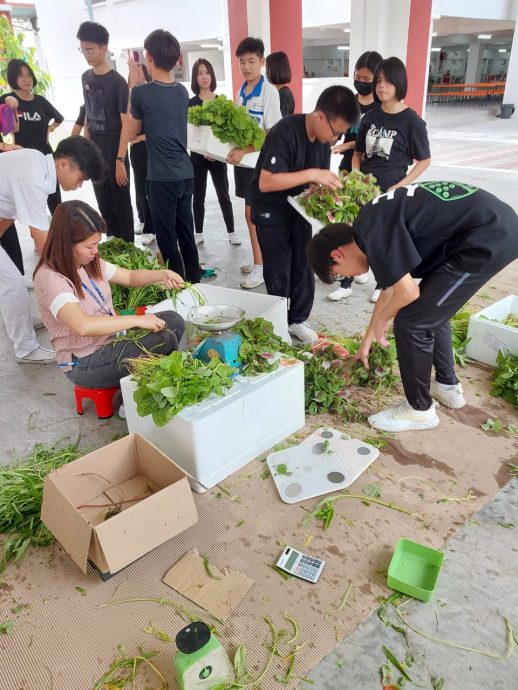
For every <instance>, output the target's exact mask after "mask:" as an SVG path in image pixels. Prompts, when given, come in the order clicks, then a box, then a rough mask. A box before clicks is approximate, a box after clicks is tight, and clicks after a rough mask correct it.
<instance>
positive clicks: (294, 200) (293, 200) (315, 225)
mask: <svg viewBox="0 0 518 690" xmlns="http://www.w3.org/2000/svg"><path fill="white" fill-rule="evenodd" d="M288 203H289V204H291V205H292V206H293V208H294V209H295V210H296V211H298V212H299V213H300V215H301V216H302V217H303V218H304V220H306V221H307V222H308V223H309V224H310V225H311V228H312V230H313V233H316V232H319V231H320V230H322V228H325V225H324V223H321V222H320V221H319V220H317V219H316V218H312V217H311V216H308V214H307V213H306V211H305V209H304V206H302V204H301V203H300V201H299V197H298V196H289V197H288Z"/></svg>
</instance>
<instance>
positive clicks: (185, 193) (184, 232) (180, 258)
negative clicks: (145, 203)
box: [148, 178, 201, 283]
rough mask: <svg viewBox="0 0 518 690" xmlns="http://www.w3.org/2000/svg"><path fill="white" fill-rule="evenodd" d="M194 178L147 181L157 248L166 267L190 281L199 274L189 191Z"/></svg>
mask: <svg viewBox="0 0 518 690" xmlns="http://www.w3.org/2000/svg"><path fill="white" fill-rule="evenodd" d="M193 189H194V180H193V179H192V178H191V179H189V180H179V181H178V182H161V181H155V180H150V181H149V188H148V193H149V207H150V209H151V214H152V216H153V225H154V228H155V233H156V241H157V243H158V248H159V249H160V252H161V254H162V257H163V259H164V261H165V262H167V264H168V266H169V268H170V269H171V270H173V271H176V273H179V274H180V275H181V276H182V277H183V278H185V279H186V280H188V281H189V282H191V283H199V282H200V277H201V267H200V261H199V259H198V250H197V248H196V242H195V241H194V227H193V220H192V208H191V204H192V193H193Z"/></svg>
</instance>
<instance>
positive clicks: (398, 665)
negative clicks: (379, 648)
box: [383, 645, 412, 682]
mask: <svg viewBox="0 0 518 690" xmlns="http://www.w3.org/2000/svg"><path fill="white" fill-rule="evenodd" d="M383 653H384V654H385V656H386V657H387V659H388V660H389V661H390V663H391V664H393V665H394V666H395V667H396V668H397V670H398V671H399V672H400V673H402V674H403V675H404V676H405V678H406V679H407V680H409V681H410V682H412V678H411V677H410V676H409V675H408V671H407V670H406V668H405V666H406V664H405V666H403V664H402V663H401V662H400V661H398V659H397V658H396V656H395V655H394V654H393V653H392V652H391V651H390V649H387V648H386V647H385V645H383Z"/></svg>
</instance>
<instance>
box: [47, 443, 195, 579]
mask: <svg viewBox="0 0 518 690" xmlns="http://www.w3.org/2000/svg"><path fill="white" fill-rule="evenodd" d="M110 513H115V514H112V515H110ZM41 521H42V522H43V523H44V524H45V525H46V526H47V527H48V528H49V530H50V531H51V532H52V534H53V535H54V536H55V537H56V539H57V540H58V541H59V542H60V544H61V545H62V546H63V547H64V549H65V551H66V552H67V553H68V554H69V556H70V557H71V558H72V560H73V561H74V563H76V564H77V565H78V566H79V567H80V568H81V570H82V571H83V572H86V566H87V561H91V563H92V564H93V565H94V566H95V567H96V568H97V569H98V570H99V571H100V573H101V576H103V578H104V579H106V577H110V576H111V575H113V574H114V573H116V572H118V571H119V570H121V569H122V568H124V567H126V566H127V565H129V564H130V563H133V561H135V560H137V559H138V558H140V557H141V556H143V555H144V554H146V553H148V552H149V551H151V550H152V549H154V548H155V547H157V546H160V544H163V543H164V542H165V541H167V540H168V539H171V537H174V536H175V535H176V534H179V533H180V532H183V530H185V529H187V528H188V527H191V526H192V525H194V524H195V523H196V522H197V521H198V513H197V511H196V506H195V505H194V501H193V498H192V494H191V489H190V486H189V482H188V480H187V477H186V475H185V473H184V472H183V471H182V470H181V469H180V468H179V467H178V466H177V465H175V464H174V462H172V461H171V460H170V459H169V458H168V457H167V456H166V455H164V453H162V451H160V450H159V449H158V448H157V447H156V446H154V445H153V444H152V443H150V442H149V441H147V440H146V439H145V438H143V437H142V436H140V435H139V434H130V435H129V436H125V437H124V438H121V439H119V440H118V441H115V442H114V443H110V444H108V445H107V446H104V448H99V449H98V450H96V451H94V452H92V453H88V455H84V456H83V457H81V458H79V459H78V460H75V461H74V462H71V463H69V464H68V465H65V466H63V467H60V468H59V469H57V470H54V471H53V472H51V473H50V474H48V475H47V477H46V479H45V484H44V487H43V504H42V508H41Z"/></svg>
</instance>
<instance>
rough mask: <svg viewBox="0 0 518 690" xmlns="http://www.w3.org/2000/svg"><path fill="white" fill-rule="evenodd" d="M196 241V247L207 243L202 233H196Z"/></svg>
mask: <svg viewBox="0 0 518 690" xmlns="http://www.w3.org/2000/svg"><path fill="white" fill-rule="evenodd" d="M194 240H195V242H196V245H198V244H204V243H205V240H204V238H203V233H202V232H195V233H194Z"/></svg>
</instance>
